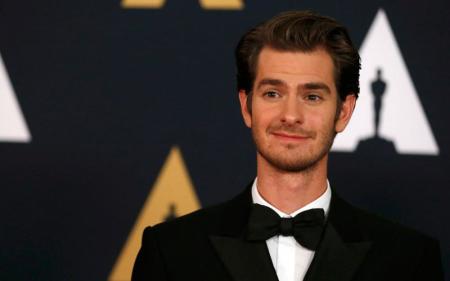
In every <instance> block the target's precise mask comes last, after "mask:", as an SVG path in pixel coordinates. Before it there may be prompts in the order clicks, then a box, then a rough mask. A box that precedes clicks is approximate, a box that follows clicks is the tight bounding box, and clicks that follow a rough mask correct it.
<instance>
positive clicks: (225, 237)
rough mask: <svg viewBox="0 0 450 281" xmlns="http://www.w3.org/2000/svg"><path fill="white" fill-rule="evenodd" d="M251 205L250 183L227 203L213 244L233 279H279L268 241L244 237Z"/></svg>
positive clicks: (211, 236)
mask: <svg viewBox="0 0 450 281" xmlns="http://www.w3.org/2000/svg"><path fill="white" fill-rule="evenodd" d="M251 204H252V197H251V184H250V185H249V186H248V187H247V189H246V190H245V191H244V192H243V193H241V194H240V195H239V196H237V197H236V198H235V199H233V200H232V201H231V202H229V204H227V207H226V210H225V211H224V212H223V216H222V217H221V219H220V230H219V231H218V232H216V233H215V234H212V235H210V237H209V238H210V241H211V244H212V246H213V247H214V249H215V250H216V252H217V255H218V257H219V258H220V260H221V261H222V262H223V264H224V265H225V268H226V269H227V270H228V272H229V273H230V275H231V276H232V278H233V280H234V281H256V280H257V281H278V279H277V275H276V272H275V269H274V267H273V265H272V260H271V259H270V254H269V250H268V249H267V246H266V243H265V242H259V243H254V242H249V241H246V240H245V235H244V233H245V230H246V228H247V222H248V217H249V215H250V207H251Z"/></svg>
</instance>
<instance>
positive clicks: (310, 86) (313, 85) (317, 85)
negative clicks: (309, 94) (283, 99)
mask: <svg viewBox="0 0 450 281" xmlns="http://www.w3.org/2000/svg"><path fill="white" fill-rule="evenodd" d="M298 88H299V89H302V90H324V91H325V92H326V93H328V94H331V89H330V87H328V85H327V84H325V83H322V82H310V83H306V84H303V85H300V86H298Z"/></svg>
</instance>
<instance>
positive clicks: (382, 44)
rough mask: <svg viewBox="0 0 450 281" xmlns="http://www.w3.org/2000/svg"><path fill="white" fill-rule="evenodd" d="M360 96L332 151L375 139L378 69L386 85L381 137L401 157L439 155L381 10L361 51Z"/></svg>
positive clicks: (343, 149)
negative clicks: (393, 147)
mask: <svg viewBox="0 0 450 281" xmlns="http://www.w3.org/2000/svg"><path fill="white" fill-rule="evenodd" d="M360 55H361V65H362V68H361V77H360V85H361V94H360V96H359V98H358V101H357V103H356V108H355V112H354V114H353V117H352V119H351V121H350V123H349V125H348V127H347V128H346V129H345V131H344V132H343V133H341V134H338V135H337V137H336V139H335V142H334V144H333V148H332V150H333V151H344V152H352V151H355V150H356V148H357V146H358V143H359V142H360V141H361V140H365V139H369V138H372V137H374V136H375V121H374V119H375V117H374V115H375V110H374V95H373V93H372V86H371V85H372V82H374V81H375V80H376V79H377V70H378V69H380V70H381V78H382V80H383V81H384V82H385V85H386V87H385V90H384V91H383V95H382V106H381V110H380V121H379V137H381V138H383V139H386V140H388V141H391V142H393V144H394V146H395V150H396V151H397V152H398V153H400V154H429V155H438V154H439V148H438V146H437V144H436V140H435V138H434V136H433V132H432V131H431V127H430V125H429V123H428V120H427V117H426V115H425V112H424V110H423V108H422V105H421V103H420V100H419V97H418V94H417V91H416V89H415V88H414V84H413V82H412V79H411V76H410V75H409V72H408V69H407V67H406V64H405V62H404V60H403V57H402V54H401V52H400V49H399V47H398V45H397V42H396V40H395V36H394V33H393V32H392V29H391V27H390V25H389V21H388V18H387V16H386V13H385V12H384V11H383V10H382V9H380V10H378V12H377V15H376V16H375V19H374V21H373V23H372V25H371V27H370V29H369V31H368V33H367V35H366V38H365V39H364V41H363V43H362V45H361V48H360Z"/></svg>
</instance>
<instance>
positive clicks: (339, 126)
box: [335, 94, 356, 133]
mask: <svg viewBox="0 0 450 281" xmlns="http://www.w3.org/2000/svg"><path fill="white" fill-rule="evenodd" d="M355 105H356V95H354V94H350V95H347V96H346V97H345V100H344V101H343V102H342V105H341V111H340V112H339V117H338V119H337V120H336V124H335V130H336V132H337V133H340V132H342V131H344V129H345V127H346V126H347V124H348V122H349V121H350V118H351V117H352V114H353V110H354V109H355Z"/></svg>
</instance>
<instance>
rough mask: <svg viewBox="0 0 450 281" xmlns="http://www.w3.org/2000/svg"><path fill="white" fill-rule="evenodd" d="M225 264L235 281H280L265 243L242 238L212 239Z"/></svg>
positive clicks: (217, 237)
mask: <svg viewBox="0 0 450 281" xmlns="http://www.w3.org/2000/svg"><path fill="white" fill-rule="evenodd" d="M211 242H212V243H213V245H214V247H215V249H216V251H217V253H218V254H219V256H220V258H221V260H222V262H223V264H224V265H225V267H226V268H227V269H228V271H229V272H230V274H231V276H232V278H233V280H235V281H254V280H258V281H259V280H261V281H278V278H277V275H276V272H275V269H274V268H273V265H272V260H271V259H270V254H269V251H268V250H267V246H266V243H265V242H257V243H251V242H247V241H245V240H244V239H241V238H233V237H220V236H215V237H214V236H213V237H211Z"/></svg>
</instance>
